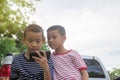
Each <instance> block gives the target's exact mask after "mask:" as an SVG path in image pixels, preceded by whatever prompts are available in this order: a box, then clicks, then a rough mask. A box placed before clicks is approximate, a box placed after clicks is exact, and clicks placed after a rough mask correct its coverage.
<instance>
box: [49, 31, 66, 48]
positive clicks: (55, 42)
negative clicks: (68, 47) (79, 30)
mask: <svg viewBox="0 0 120 80" xmlns="http://www.w3.org/2000/svg"><path fill="white" fill-rule="evenodd" d="M47 39H48V44H49V46H50V47H51V48H52V49H55V50H57V49H60V48H61V47H63V43H64V41H65V39H66V36H61V35H60V33H59V31H58V30H51V31H48V32H47Z"/></svg>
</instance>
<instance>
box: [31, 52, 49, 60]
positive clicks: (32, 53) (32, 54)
mask: <svg viewBox="0 0 120 80" xmlns="http://www.w3.org/2000/svg"><path fill="white" fill-rule="evenodd" d="M39 53H40V54H41V55H42V56H43V52H39ZM50 53H51V52H50V51H46V56H47V59H49V58H50ZM32 56H35V57H38V54H37V53H36V52H30V60H29V61H30V62H35V61H34V59H33V58H32Z"/></svg>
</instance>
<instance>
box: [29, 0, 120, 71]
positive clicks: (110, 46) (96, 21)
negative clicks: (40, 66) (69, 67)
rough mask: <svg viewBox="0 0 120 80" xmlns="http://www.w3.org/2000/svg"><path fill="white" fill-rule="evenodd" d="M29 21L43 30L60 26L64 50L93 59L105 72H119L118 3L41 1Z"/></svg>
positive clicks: (107, 0)
mask: <svg viewBox="0 0 120 80" xmlns="http://www.w3.org/2000/svg"><path fill="white" fill-rule="evenodd" d="M34 4H35V5H34V6H35V8H36V13H35V14H34V15H33V16H31V19H32V20H34V21H36V23H37V24H39V25H40V26H42V27H43V29H44V30H45V34H46V30H47V28H48V27H50V26H52V25H56V24H57V25H61V26H64V27H65V29H66V33H67V40H66V41H65V44H64V46H65V47H66V48H67V49H75V50H77V51H79V53H80V54H81V55H92V56H97V57H98V58H100V59H101V61H102V62H103V64H104V66H105V68H106V69H107V70H112V69H113V68H120V62H119V61H120V0H41V1H40V2H37V3H34Z"/></svg>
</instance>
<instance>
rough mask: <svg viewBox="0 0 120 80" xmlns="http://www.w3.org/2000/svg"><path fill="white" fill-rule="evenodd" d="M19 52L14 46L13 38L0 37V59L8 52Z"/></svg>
mask: <svg viewBox="0 0 120 80" xmlns="http://www.w3.org/2000/svg"><path fill="white" fill-rule="evenodd" d="M14 52H16V53H17V52H19V50H18V49H17V48H16V43H15V40H14V39H12V38H6V37H4V38H0V61H1V59H2V57H4V56H5V55H6V54H8V53H14Z"/></svg>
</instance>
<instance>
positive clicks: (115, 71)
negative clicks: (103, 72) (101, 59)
mask: <svg viewBox="0 0 120 80" xmlns="http://www.w3.org/2000/svg"><path fill="white" fill-rule="evenodd" d="M109 75H110V78H111V80H114V79H115V78H117V77H120V69H118V68H113V70H112V71H111V72H110V71H109Z"/></svg>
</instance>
